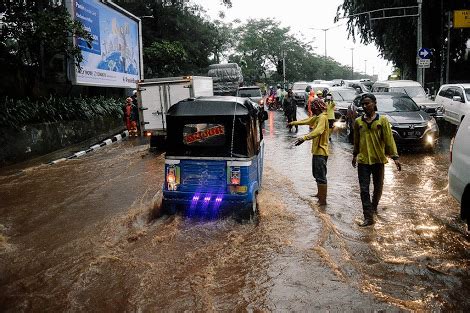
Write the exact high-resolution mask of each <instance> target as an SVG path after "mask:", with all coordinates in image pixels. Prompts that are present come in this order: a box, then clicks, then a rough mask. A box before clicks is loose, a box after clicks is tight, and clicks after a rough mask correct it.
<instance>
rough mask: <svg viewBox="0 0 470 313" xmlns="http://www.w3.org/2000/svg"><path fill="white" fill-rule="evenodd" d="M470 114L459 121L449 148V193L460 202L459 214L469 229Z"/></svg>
mask: <svg viewBox="0 0 470 313" xmlns="http://www.w3.org/2000/svg"><path fill="white" fill-rule="evenodd" d="M469 138H470V116H467V117H466V118H464V119H463V120H462V122H461V123H460V126H459V129H458V130H457V134H456V135H455V138H454V139H453V141H452V144H451V148H450V167H449V174H448V176H449V194H450V195H452V196H453V197H454V198H455V199H457V201H458V202H459V203H460V216H461V217H462V218H463V219H466V220H467V227H468V230H470V144H469Z"/></svg>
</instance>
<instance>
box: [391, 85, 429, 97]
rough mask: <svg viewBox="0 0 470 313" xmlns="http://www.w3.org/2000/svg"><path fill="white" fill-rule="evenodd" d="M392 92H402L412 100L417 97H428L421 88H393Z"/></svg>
mask: <svg viewBox="0 0 470 313" xmlns="http://www.w3.org/2000/svg"><path fill="white" fill-rule="evenodd" d="M390 92H401V93H405V94H407V95H408V96H410V97H411V98H415V97H426V93H425V92H424V89H423V87H421V86H407V87H392V88H390Z"/></svg>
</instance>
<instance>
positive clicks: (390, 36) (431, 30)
mask: <svg viewBox="0 0 470 313" xmlns="http://www.w3.org/2000/svg"><path fill="white" fill-rule="evenodd" d="M416 5H417V3H416V0H390V1H388V2H387V4H386V5H384V4H383V2H380V1H375V0H344V2H343V4H342V5H341V6H340V7H339V8H338V17H340V16H346V17H347V16H350V15H353V14H358V13H363V12H368V11H372V10H377V9H381V8H384V7H388V8H391V7H403V6H416ZM457 9H470V2H468V1H467V0H453V1H444V0H425V1H423V9H422V13H423V46H424V47H427V48H431V49H433V51H434V53H433V58H432V61H433V62H432V67H431V69H429V70H427V71H426V79H427V80H431V81H438V80H439V77H440V75H441V65H442V63H443V62H445V58H444V56H445V55H446V50H445V42H446V41H447V31H446V29H447V22H446V21H447V17H446V12H450V11H452V10H457ZM402 12H403V11H391V12H389V13H388V14H391V13H393V14H396V13H402ZM416 12H417V10H416V9H415V10H409V11H407V13H416ZM372 17H374V15H372ZM390 21H391V20H390V19H386V20H374V21H369V17H368V15H355V16H353V17H351V18H348V31H349V35H350V36H351V37H352V38H356V36H357V35H358V36H359V37H360V41H361V42H362V43H364V44H369V43H374V44H375V45H376V46H377V48H378V49H379V51H380V53H381V55H382V56H383V57H384V58H385V59H387V60H390V61H392V62H393V63H394V64H395V65H396V66H397V67H398V68H400V70H401V73H402V75H403V77H408V78H415V77H416V53H417V47H416V29H417V18H416V17H413V18H412V17H406V18H400V19H395V21H396V22H393V23H391V22H390ZM469 38H470V29H469V28H467V29H459V30H458V29H452V30H451V37H450V42H451V49H450V51H449V52H450V60H451V62H450V73H451V80H465V79H467V80H468V73H469V72H470V58H468V54H467V55H466V53H465V52H466V51H468V50H467V46H466V45H467V41H468V39H469Z"/></svg>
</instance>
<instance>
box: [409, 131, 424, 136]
mask: <svg viewBox="0 0 470 313" xmlns="http://www.w3.org/2000/svg"><path fill="white" fill-rule="evenodd" d="M406 135H407V136H408V137H419V136H421V132H419V131H410V132H406Z"/></svg>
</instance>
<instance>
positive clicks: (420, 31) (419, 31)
mask: <svg viewBox="0 0 470 313" xmlns="http://www.w3.org/2000/svg"><path fill="white" fill-rule="evenodd" d="M417 1H418V29H417V30H416V38H417V42H416V58H417V57H418V50H419V49H421V48H422V47H423V37H422V36H423V24H422V23H423V17H422V4H423V0H417ZM416 63H417V62H416ZM416 81H417V82H418V83H420V84H421V86H424V79H423V70H422V68H420V67H419V65H418V64H416Z"/></svg>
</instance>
